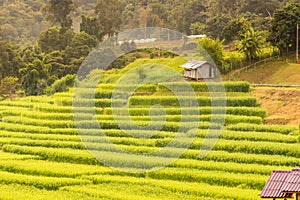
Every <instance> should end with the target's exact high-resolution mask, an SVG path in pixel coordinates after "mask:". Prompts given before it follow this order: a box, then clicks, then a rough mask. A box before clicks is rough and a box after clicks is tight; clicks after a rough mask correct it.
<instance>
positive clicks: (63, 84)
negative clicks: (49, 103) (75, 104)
mask: <svg viewBox="0 0 300 200" xmlns="http://www.w3.org/2000/svg"><path fill="white" fill-rule="evenodd" d="M75 78H76V75H67V76H65V77H63V78H61V79H58V80H56V81H55V82H54V83H53V84H52V85H51V86H48V87H47V88H46V92H45V93H46V94H47V95H53V94H55V93H56V92H65V91H68V90H69V88H71V87H73V85H74V82H75Z"/></svg>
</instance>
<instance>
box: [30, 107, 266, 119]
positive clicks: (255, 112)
mask: <svg viewBox="0 0 300 200" xmlns="http://www.w3.org/2000/svg"><path fill="white" fill-rule="evenodd" d="M34 110H35V111H39V112H45V113H61V114H68V113H69V114H70V113H72V112H73V107H72V106H53V105H49V104H43V105H35V106H34ZM76 110H77V111H78V112H79V111H82V112H87V111H90V110H91V108H90V107H81V108H76ZM95 111H96V113H97V114H112V108H105V109H102V108H95ZM128 111H129V113H130V115H132V116H139V115H143V116H145V115H149V111H150V108H144V107H143V108H129V109H128V110H127V109H123V108H114V112H117V113H120V114H122V113H125V114H128ZM165 111H166V112H164V111H162V110H161V109H155V108H151V115H165V114H170V115H180V114H189V115H198V114H199V113H200V114H211V113H212V111H213V112H214V113H215V114H223V113H225V111H226V113H227V114H232V115H245V116H258V117H265V116H266V110H264V109H262V108H258V107H226V108H224V107H213V108H212V107H199V109H195V108H179V107H178V108H165Z"/></svg>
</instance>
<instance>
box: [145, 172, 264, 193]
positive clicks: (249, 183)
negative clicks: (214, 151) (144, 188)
mask: <svg viewBox="0 0 300 200" xmlns="http://www.w3.org/2000/svg"><path fill="white" fill-rule="evenodd" d="M148 177H150V178H154V179H155V178H156V179H162V180H164V179H169V180H178V181H185V182H204V183H208V184H211V185H221V186H222V185H223V186H228V187H238V186H240V185H243V187H245V188H249V189H257V190H259V189H261V188H263V187H264V185H265V182H266V180H268V178H269V176H264V175H257V174H236V173H231V172H220V171H212V170H210V171H207V170H192V169H183V168H181V169H180V168H179V169H175V168H165V169H162V170H159V171H155V172H150V173H149V174H148Z"/></svg>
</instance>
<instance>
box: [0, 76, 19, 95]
mask: <svg viewBox="0 0 300 200" xmlns="http://www.w3.org/2000/svg"><path fill="white" fill-rule="evenodd" d="M18 80H19V79H18V78H17V77H13V76H8V77H5V78H4V79H2V80H1V82H0V96H2V97H3V98H4V99H6V98H10V99H13V96H14V95H15V94H16V92H17V86H18Z"/></svg>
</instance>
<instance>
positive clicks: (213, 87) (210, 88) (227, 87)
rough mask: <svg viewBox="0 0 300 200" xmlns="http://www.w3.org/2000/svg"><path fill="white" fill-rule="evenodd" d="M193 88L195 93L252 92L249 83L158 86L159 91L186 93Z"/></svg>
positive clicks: (174, 83)
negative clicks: (170, 90)
mask: <svg viewBox="0 0 300 200" xmlns="http://www.w3.org/2000/svg"><path fill="white" fill-rule="evenodd" d="M189 87H191V88H192V89H193V90H194V91H195V92H250V84H249V83H247V82H221V83H205V82H190V83H183V82H173V83H172V82H170V83H160V84H158V88H159V90H163V91H164V90H169V89H172V90H175V91H185V90H186V89H187V88H189Z"/></svg>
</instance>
